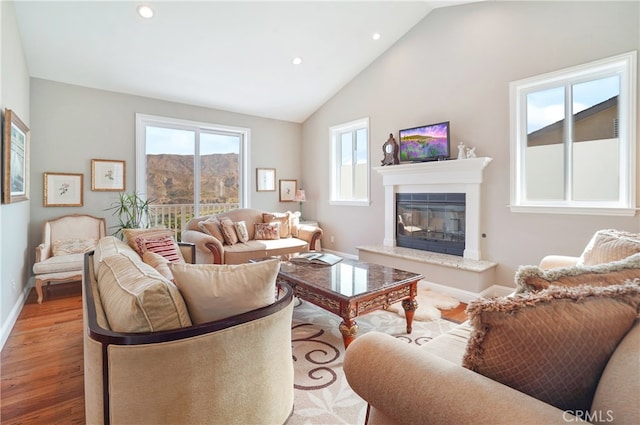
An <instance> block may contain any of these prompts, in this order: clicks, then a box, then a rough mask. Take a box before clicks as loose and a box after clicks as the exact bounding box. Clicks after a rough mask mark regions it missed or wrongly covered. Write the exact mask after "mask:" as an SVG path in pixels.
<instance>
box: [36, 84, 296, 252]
mask: <svg viewBox="0 0 640 425" xmlns="http://www.w3.org/2000/svg"><path fill="white" fill-rule="evenodd" d="M31 105H32V107H31V121H32V127H31V144H32V152H33V153H32V160H31V178H32V182H33V184H32V189H31V190H32V193H33V196H32V203H31V222H30V227H31V238H30V244H29V247H30V249H31V248H32V247H35V245H36V244H37V243H39V241H40V239H41V237H42V236H41V235H42V232H41V227H42V223H43V222H44V221H45V220H47V219H50V218H52V217H57V216H60V215H63V214H72V213H83V214H92V215H96V216H101V217H106V218H107V226H112V225H114V224H115V221H114V220H113V217H112V216H111V213H110V212H108V211H105V208H107V207H108V206H109V205H110V204H111V203H112V202H113V201H114V200H115V199H116V196H117V194H116V193H115V192H92V191H91V159H92V158H96V159H116V160H125V161H126V190H127V191H133V190H135V114H136V113H137V112H139V113H143V114H149V115H159V116H165V117H171V118H179V119H186V120H192V121H200V122H208V123H215V124H225V125H230V126H237V127H247V128H250V129H251V141H250V143H251V145H250V158H249V161H250V166H249V178H250V179H251V182H250V185H249V187H250V194H249V200H250V201H249V202H250V206H252V207H254V208H262V209H265V210H269V211H286V210H289V209H297V204H294V203H280V202H279V201H278V199H279V198H278V192H277V191H276V192H256V184H255V175H256V172H255V168H256V167H261V168H275V169H276V179H296V178H297V177H298V176H299V175H300V169H301V165H300V162H299V161H298V158H299V157H300V146H301V125H300V124H297V123H291V122H286V121H278V120H273V119H266V118H259V117H254V116H249V115H242V114H237V113H232V112H225V111H219V110H214V109H208V108H202V107H197V106H190V105H184V104H179V103H172V102H166V101H161V100H156V99H149V98H145V97H140V96H131V95H127V94H121V93H114V92H108V91H102V90H95V89H90V88H85V87H79V86H74V85H69V84H63V83H58V82H53V81H48V80H42V79H38V78H32V79H31ZM44 172H68V173H83V174H84V206H83V207H43V194H42V193H43V192H42V191H43V173H44Z"/></svg>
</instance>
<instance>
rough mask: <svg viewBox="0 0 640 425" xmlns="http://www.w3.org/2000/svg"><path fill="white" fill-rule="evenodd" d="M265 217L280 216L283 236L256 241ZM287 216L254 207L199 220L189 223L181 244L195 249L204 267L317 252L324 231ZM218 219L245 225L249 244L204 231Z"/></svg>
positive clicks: (195, 219)
mask: <svg viewBox="0 0 640 425" xmlns="http://www.w3.org/2000/svg"><path fill="white" fill-rule="evenodd" d="M266 214H271V215H277V216H279V218H276V219H279V220H280V221H281V222H283V223H284V222H285V221H286V223H285V224H286V228H287V229H289V230H288V231H287V230H285V224H283V226H282V227H281V232H280V233H281V237H278V238H277V239H271V240H265V239H260V240H257V239H256V224H257V223H265V217H266ZM285 214H288V213H281V214H274V213H269V212H267V211H262V210H258V209H251V208H238V209H235V210H232V211H227V212H224V213H220V214H216V215H213V216H206V217H197V218H193V219H191V220H190V221H189V222H188V223H187V227H186V230H185V231H183V232H182V241H183V242H188V243H192V244H194V245H195V246H196V263H203V264H242V263H246V262H248V261H249V260H251V259H257V258H265V257H272V256H281V255H287V254H294V253H297V252H305V251H310V250H314V247H315V246H316V242H317V241H319V240H320V239H321V238H322V229H320V228H319V227H315V226H309V225H304V224H299V223H298V221H297V218H296V217H294V216H293V215H290V216H289V218H288V219H287V218H285V217H284V215H285ZM211 218H215V219H216V220H222V219H223V218H228V219H230V220H231V222H233V223H238V222H244V223H245V225H246V229H247V232H248V241H246V242H244V243H243V242H238V243H234V244H229V243H226V242H225V240H224V238H223V237H222V235H220V234H217V236H214V235H216V232H215V231H213V232H209V233H207V231H205V230H204V229H203V226H202V224H201V223H203V222H205V221H207V220H209V219H211Z"/></svg>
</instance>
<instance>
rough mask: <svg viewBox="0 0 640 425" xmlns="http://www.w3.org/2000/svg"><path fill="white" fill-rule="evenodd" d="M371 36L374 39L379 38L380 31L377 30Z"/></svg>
mask: <svg viewBox="0 0 640 425" xmlns="http://www.w3.org/2000/svg"><path fill="white" fill-rule="evenodd" d="M371 38H373V39H374V40H380V33H379V32H374V33H373V35H372V36H371Z"/></svg>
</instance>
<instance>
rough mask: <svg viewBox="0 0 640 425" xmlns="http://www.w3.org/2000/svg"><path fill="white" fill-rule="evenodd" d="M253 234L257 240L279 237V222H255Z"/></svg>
mask: <svg viewBox="0 0 640 425" xmlns="http://www.w3.org/2000/svg"><path fill="white" fill-rule="evenodd" d="M255 235H256V236H255V238H256V240H257V241H259V240H263V241H268V240H273V239H280V223H256V224H255Z"/></svg>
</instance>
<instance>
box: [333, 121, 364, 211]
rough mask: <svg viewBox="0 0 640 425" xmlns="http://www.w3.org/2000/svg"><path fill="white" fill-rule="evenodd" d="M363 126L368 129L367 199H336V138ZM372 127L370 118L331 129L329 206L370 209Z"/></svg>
mask: <svg viewBox="0 0 640 425" xmlns="http://www.w3.org/2000/svg"><path fill="white" fill-rule="evenodd" d="M363 126H366V127H367V173H368V175H367V197H366V199H362V200H360V199H336V198H337V196H336V194H337V189H336V185H337V184H338V182H337V181H336V173H337V170H336V166H337V164H338V162H337V156H338V151H337V147H338V144H337V139H336V136H337V135H338V134H339V133H341V132H345V131H353V130H356V129H358V128H362V127H363ZM370 133H371V131H370V127H369V117H365V118H360V119H357V120H353V121H350V122H347V123H344V124H339V125H335V126H333V127H330V128H329V140H330V141H331V143H330V158H331V161H329V162H330V167H331V170H330V179H331V181H330V188H331V190H330V193H329V205H342V206H352V207H368V206H369V205H371V143H370V140H371V137H370Z"/></svg>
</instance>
